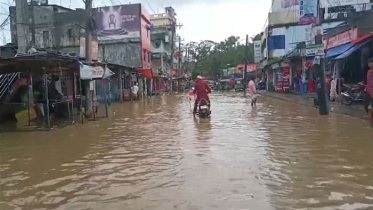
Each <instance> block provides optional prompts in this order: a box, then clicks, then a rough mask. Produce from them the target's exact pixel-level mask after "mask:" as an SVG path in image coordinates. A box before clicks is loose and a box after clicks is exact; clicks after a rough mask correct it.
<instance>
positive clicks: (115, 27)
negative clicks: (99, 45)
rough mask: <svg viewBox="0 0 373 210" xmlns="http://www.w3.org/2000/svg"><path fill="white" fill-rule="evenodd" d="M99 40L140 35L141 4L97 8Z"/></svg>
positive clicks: (137, 36)
mask: <svg viewBox="0 0 373 210" xmlns="http://www.w3.org/2000/svg"><path fill="white" fill-rule="evenodd" d="M95 17H96V27H97V36H98V40H99V41H105V40H120V39H126V38H139V37H140V28H141V24H140V19H141V17H140V4H127V5H120V6H111V7H100V8H97V9H95Z"/></svg>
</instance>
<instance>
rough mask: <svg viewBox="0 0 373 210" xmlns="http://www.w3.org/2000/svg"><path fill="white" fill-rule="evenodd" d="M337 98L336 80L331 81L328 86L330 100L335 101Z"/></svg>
mask: <svg viewBox="0 0 373 210" xmlns="http://www.w3.org/2000/svg"><path fill="white" fill-rule="evenodd" d="M337 97H338V94H337V79H333V80H332V82H331V85H330V100H335V99H337Z"/></svg>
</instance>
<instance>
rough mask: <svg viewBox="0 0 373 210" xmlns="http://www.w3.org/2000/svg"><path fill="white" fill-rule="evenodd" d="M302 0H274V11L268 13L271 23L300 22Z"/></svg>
mask: <svg viewBox="0 0 373 210" xmlns="http://www.w3.org/2000/svg"><path fill="white" fill-rule="evenodd" d="M299 6H300V0H273V4H272V11H271V13H269V14H268V21H269V25H276V24H286V23H298V22H299V18H300V16H299V14H300V7H299Z"/></svg>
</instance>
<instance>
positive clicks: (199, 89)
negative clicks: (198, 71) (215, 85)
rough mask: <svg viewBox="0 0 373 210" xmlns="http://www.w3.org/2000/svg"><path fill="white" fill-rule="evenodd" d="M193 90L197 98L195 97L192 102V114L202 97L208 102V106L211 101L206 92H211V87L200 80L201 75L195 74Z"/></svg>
mask: <svg viewBox="0 0 373 210" xmlns="http://www.w3.org/2000/svg"><path fill="white" fill-rule="evenodd" d="M193 92H194V94H196V95H197V98H196V100H195V102H194V109H193V114H196V113H197V107H198V104H199V103H200V101H201V100H203V99H204V100H206V101H207V102H208V104H207V105H208V107H209V108H210V106H211V102H210V98H209V95H208V94H209V93H211V88H210V87H209V85H208V84H207V83H205V82H203V81H202V77H201V76H197V79H196V84H195V87H194V91H193Z"/></svg>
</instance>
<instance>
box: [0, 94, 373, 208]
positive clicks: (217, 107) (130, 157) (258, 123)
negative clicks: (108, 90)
mask: <svg viewBox="0 0 373 210" xmlns="http://www.w3.org/2000/svg"><path fill="white" fill-rule="evenodd" d="M248 102H249V101H248V99H246V98H243V97H241V96H240V95H239V94H235V93H217V94H215V95H213V97H212V111H213V113H212V118H211V119H209V120H207V119H204V120H200V119H197V118H193V117H192V115H191V108H190V104H189V102H188V100H187V98H186V97H184V96H172V97H158V98H152V99H149V100H148V101H142V102H136V103H124V104H117V105H115V106H112V107H111V117H110V118H108V119H103V120H100V121H97V122H90V123H87V124H84V125H78V126H76V127H74V126H71V127H68V128H65V129H61V130H57V131H53V132H45V133H43V132H34V133H6V134H2V139H1V142H0V172H1V179H0V187H1V201H0V209H17V208H19V209H136V210H138V209H159V210H164V209H187V210H194V209H196V210H197V209H203V210H205V209H219V210H220V209H221V210H228V209H237V210H242V209H322V210H324V209H346V210H350V209H373V145H372V144H373V143H372V142H373V141H372V132H371V130H370V129H369V128H368V127H367V125H368V123H367V122H365V121H362V120H358V119H354V118H350V117H345V116H340V115H335V114H332V115H330V116H328V117H320V116H318V115H317V114H318V113H317V110H315V109H313V108H309V107H303V106H299V105H296V104H292V103H289V102H285V101H280V100H276V99H271V98H263V97H261V98H259V103H258V107H257V108H251V107H250V104H249V103H248Z"/></svg>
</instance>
